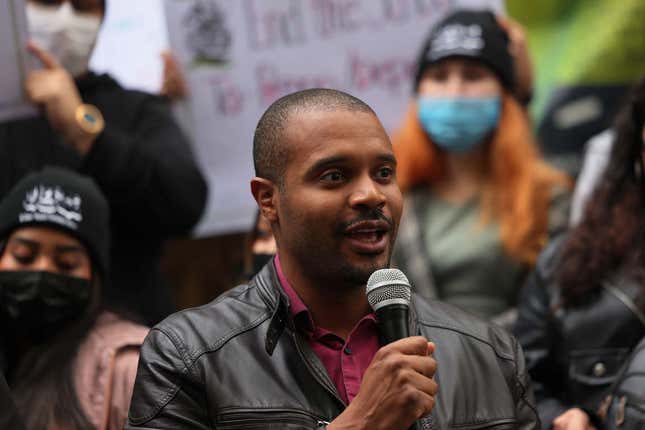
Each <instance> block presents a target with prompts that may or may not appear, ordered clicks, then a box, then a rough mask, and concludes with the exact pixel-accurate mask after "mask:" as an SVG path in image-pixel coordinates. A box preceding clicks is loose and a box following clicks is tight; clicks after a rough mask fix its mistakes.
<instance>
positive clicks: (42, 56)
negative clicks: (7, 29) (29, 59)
mask: <svg viewBox="0 0 645 430" xmlns="http://www.w3.org/2000/svg"><path fill="white" fill-rule="evenodd" d="M27 50H28V51H29V52H31V53H32V54H33V55H34V56H35V57H36V58H38V60H39V61H40V62H41V63H42V64H43V66H45V68H46V69H55V68H57V67H60V65H59V64H58V61H56V58H54V56H53V55H52V54H50V53H49V52H47V51H46V50H44V49H42V48H41V47H40V46H38V45H37V44H36V43H34V42H33V41H31V40H30V41H29V42H28V43H27Z"/></svg>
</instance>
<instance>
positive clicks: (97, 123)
mask: <svg viewBox="0 0 645 430" xmlns="http://www.w3.org/2000/svg"><path fill="white" fill-rule="evenodd" d="M76 121H77V122H78V124H79V126H80V127H81V128H82V129H83V131H85V132H87V133H91V134H98V133H100V132H101V131H103V127H104V126H105V122H104V121H103V115H101V111H99V110H98V109H97V108H96V106H92V105H80V106H79V107H78V108H77V109H76Z"/></svg>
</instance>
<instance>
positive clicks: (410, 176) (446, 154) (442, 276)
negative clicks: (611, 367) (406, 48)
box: [393, 11, 569, 325]
mask: <svg viewBox="0 0 645 430" xmlns="http://www.w3.org/2000/svg"><path fill="white" fill-rule="evenodd" d="M500 22H501V23H503V25H504V27H502V24H500ZM504 28H506V29H509V30H510V29H514V30H513V34H516V33H517V29H516V28H515V27H513V25H511V24H510V23H509V21H508V20H504V21H498V19H496V18H495V16H494V15H493V14H492V13H490V12H487V11H456V12H454V13H453V14H451V15H450V16H448V17H446V18H445V19H444V20H443V21H441V22H440V23H438V24H437V26H436V27H435V28H434V29H433V30H432V32H431V33H430V36H429V38H428V40H427V41H426V43H425V44H424V46H423V48H422V50H421V55H420V57H419V60H418V69H417V73H416V78H415V91H416V93H415V98H414V102H413V103H412V105H411V108H410V109H409V111H408V112H407V114H406V116H405V118H404V120H403V124H402V127H401V130H400V131H399V132H398V133H397V134H396V135H395V136H394V139H393V141H394V147H395V153H396V155H397V160H398V161H399V178H398V181H399V185H400V186H401V188H402V189H403V191H404V192H405V195H406V206H405V207H406V212H405V213H404V220H403V221H402V222H401V232H400V234H399V241H398V242H397V249H396V250H395V256H394V260H395V264H396V265H398V266H399V267H400V268H402V269H403V270H404V271H406V273H408V275H409V276H410V278H411V280H412V285H414V286H415V288H416V289H417V291H418V292H419V293H420V294H422V295H424V296H426V297H429V298H439V299H441V300H444V301H446V302H449V303H452V304H454V305H456V306H458V307H460V308H462V309H464V310H467V311H469V312H471V313H474V314H476V315H478V316H480V317H484V318H487V319H494V318H496V321H498V322H500V323H502V324H506V325H508V324H509V323H510V320H512V319H513V317H512V312H511V313H510V314H509V313H507V311H509V309H511V308H513V306H514V305H515V303H516V300H517V298H516V297H517V293H518V290H519V288H520V286H521V285H522V283H523V280H524V278H525V276H526V273H527V271H528V269H529V268H530V267H531V266H532V265H533V264H534V262H535V260H536V257H537V255H538V253H539V251H540V249H541V248H542V247H543V246H544V244H545V243H546V241H547V240H548V238H549V237H550V236H551V235H552V234H553V233H554V232H556V231H558V230H560V229H561V228H563V227H564V226H566V222H567V209H568V194H569V190H568V189H569V180H568V178H567V177H565V175H563V174H561V173H559V172H557V171H556V170H554V169H552V168H551V167H549V166H547V165H546V164H545V162H544V161H543V160H542V159H541V158H540V156H539V154H538V151H537V149H536V146H535V145H534V143H533V137H532V133H531V128H530V124H529V121H528V118H527V113H526V112H525V110H524V109H523V107H522V105H521V103H520V102H518V97H521V98H522V99H526V98H527V97H528V95H529V94H530V91H528V90H527V85H528V84H527V83H526V81H527V80H529V81H530V77H529V76H530V73H529V74H527V72H526V71H524V72H521V73H516V70H515V65H516V64H514V61H515V58H517V61H518V62H520V64H526V61H527V60H526V58H527V57H526V55H524V56H521V55H519V54H521V53H522V52H524V53H525V50H522V49H518V47H517V45H516V44H515V45H510V44H509V37H508V35H507V32H506V31H505V30H504ZM515 37H517V36H515ZM511 46H514V48H513V52H514V53H515V57H513V56H512V55H511V51H510V49H511ZM516 75H520V76H519V78H520V81H521V82H522V83H523V84H522V85H520V86H519V87H518V85H517V82H518V81H517V80H516Z"/></svg>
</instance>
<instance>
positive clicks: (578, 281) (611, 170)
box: [556, 76, 645, 308]
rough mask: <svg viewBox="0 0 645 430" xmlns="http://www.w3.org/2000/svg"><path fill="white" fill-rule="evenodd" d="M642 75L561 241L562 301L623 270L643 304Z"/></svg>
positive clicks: (576, 299) (574, 300) (576, 300)
mask: <svg viewBox="0 0 645 430" xmlns="http://www.w3.org/2000/svg"><path fill="white" fill-rule="evenodd" d="M644 119H645V76H644V77H642V78H641V79H640V80H639V81H638V82H637V83H636V84H635V85H634V87H633V88H632V89H631V91H630V92H629V93H628V96H627V101H626V103H625V104H624V105H623V108H622V109H621V111H620V112H619V114H618V115H617V117H616V121H615V124H614V131H615V133H616V134H615V140H614V144H613V147H612V152H611V158H610V160H609V164H608V166H607V168H606V170H605V172H604V174H603V177H602V179H601V181H600V182H599V183H598V185H597V186H596V189H595V190H594V192H593V194H592V196H591V198H590V200H589V202H588V203H587V206H586V208H585V212H584V217H583V219H582V222H581V223H580V224H579V225H578V226H577V227H576V228H575V229H574V230H573V231H572V232H571V233H570V235H569V237H568V238H567V239H566V242H565V243H564V247H563V250H562V254H561V255H562V258H561V261H560V263H559V266H558V271H557V275H556V276H557V277H558V281H559V285H560V288H561V291H562V300H563V305H564V306H574V305H577V304H580V303H582V302H583V301H584V300H585V299H586V298H588V297H589V296H590V294H592V293H593V292H595V291H599V289H600V288H601V286H602V282H603V281H604V280H605V279H606V278H607V276H611V274H612V273H615V272H617V271H624V272H625V273H626V274H627V275H628V276H630V277H631V278H634V279H635V280H637V281H638V282H639V284H640V285H641V286H642V288H641V290H642V291H641V293H640V294H639V297H638V299H637V301H638V303H637V304H638V305H639V307H640V308H645V170H644V168H643V155H642V154H643V135H642V134H643V121H644Z"/></svg>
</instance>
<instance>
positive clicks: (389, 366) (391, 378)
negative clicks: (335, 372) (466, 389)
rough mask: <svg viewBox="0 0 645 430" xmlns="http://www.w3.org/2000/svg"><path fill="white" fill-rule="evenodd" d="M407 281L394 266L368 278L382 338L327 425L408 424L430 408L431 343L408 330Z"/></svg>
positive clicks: (432, 385)
mask: <svg viewBox="0 0 645 430" xmlns="http://www.w3.org/2000/svg"><path fill="white" fill-rule="evenodd" d="M410 290H411V289H410V283H409V282H408V280H407V278H406V277H405V275H404V274H403V273H402V272H401V271H399V270H396V269H383V270H378V271H376V272H374V273H373V274H372V276H370V279H369V281H368V283H367V295H368V301H369V302H370V305H371V306H372V309H374V312H375V313H376V316H377V320H378V324H379V332H380V337H381V344H382V345H384V346H382V347H381V349H379V350H378V352H377V353H376V355H375V356H374V359H373V360H372V363H371V364H370V365H369V367H368V368H367V370H366V371H365V374H364V375H363V381H362V383H361V388H360V390H359V392H358V394H357V395H356V397H355V398H354V400H353V401H352V402H351V403H350V405H349V406H348V407H347V409H346V410H345V411H344V412H343V413H342V414H341V415H339V416H338V417H337V418H336V420H334V421H333V422H332V423H331V424H330V425H329V426H328V429H330V430H336V429H350V428H351V429H383V430H385V429H387V430H393V429H401V430H404V429H408V428H410V427H411V426H413V425H414V423H415V421H416V420H417V419H419V418H421V417H423V416H425V415H427V414H429V413H430V412H431V411H432V408H433V406H434V396H435V395H436V394H437V390H438V386H437V383H436V382H435V381H434V380H433V379H432V377H433V376H434V373H435V371H436V369H437V363H436V361H435V360H434V359H433V358H432V357H431V356H430V354H432V352H434V344H433V343H431V342H428V341H427V339H425V338H423V337H421V336H414V337H408V336H409V330H408V310H409V305H410V296H411V293H410Z"/></svg>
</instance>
